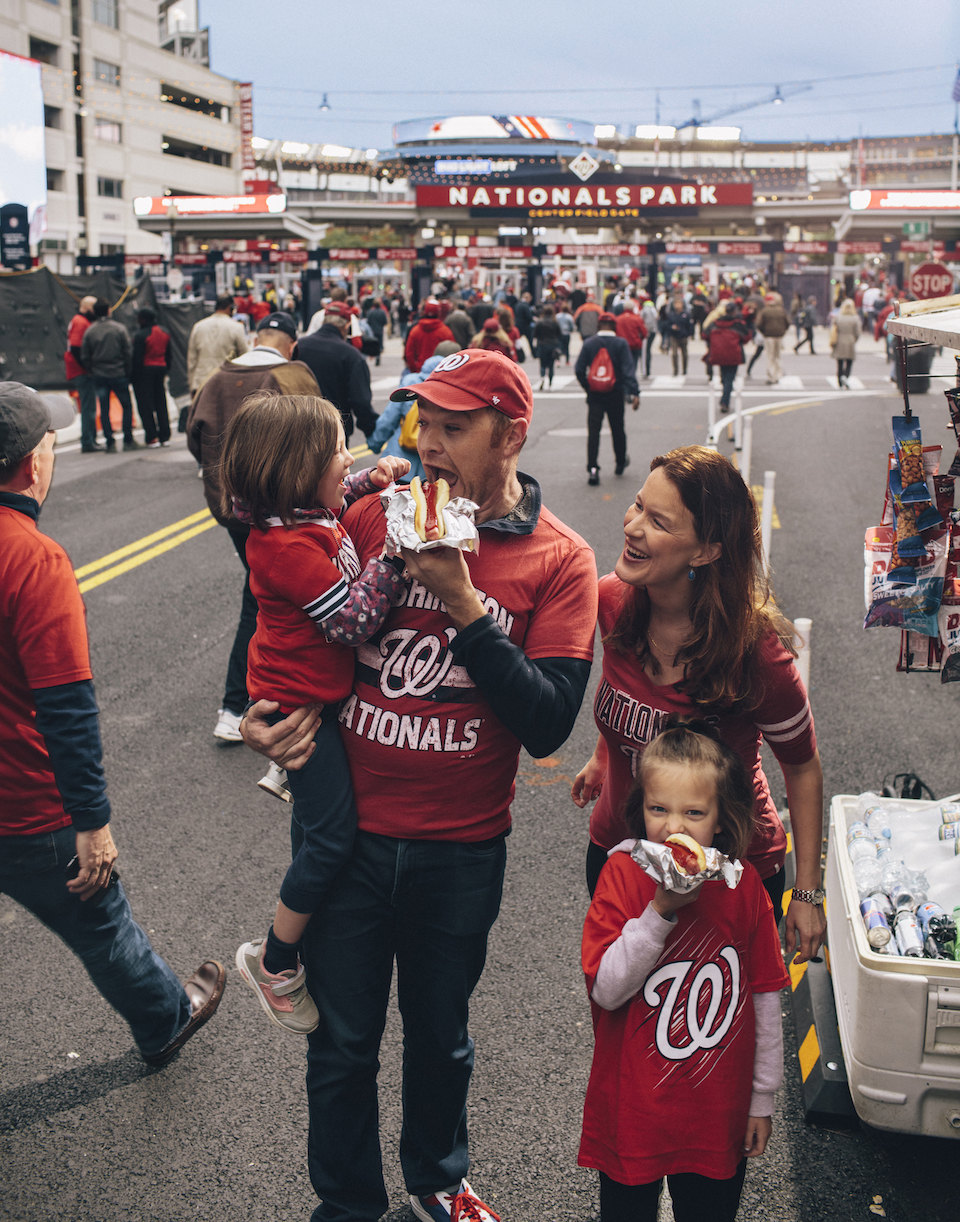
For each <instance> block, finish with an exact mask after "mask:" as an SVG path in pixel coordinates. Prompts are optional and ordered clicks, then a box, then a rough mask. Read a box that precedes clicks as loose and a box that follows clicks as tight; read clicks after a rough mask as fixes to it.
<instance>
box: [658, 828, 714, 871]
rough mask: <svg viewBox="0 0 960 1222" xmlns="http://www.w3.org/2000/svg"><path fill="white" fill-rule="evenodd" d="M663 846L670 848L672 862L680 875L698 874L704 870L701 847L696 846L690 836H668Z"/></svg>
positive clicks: (704, 864) (680, 834)
mask: <svg viewBox="0 0 960 1222" xmlns="http://www.w3.org/2000/svg"><path fill="white" fill-rule="evenodd" d="M664 844H667V845H669V846H670V852H671V853H672V854H673V860H674V861H675V862H676V863H677V869H678V870H679V871H680V873H681V874H699V873H700V872H701V870H705V869H706V866H707V858H706V856H705V854H704V852H703V847H702V846H701V845H699V844H697V842H696V840H694V838H693V837H692V836H687V835H685V834H684V833H683V832H676V833H675V834H674V835H672V836H668V837H667V838H666V840H665V841H664Z"/></svg>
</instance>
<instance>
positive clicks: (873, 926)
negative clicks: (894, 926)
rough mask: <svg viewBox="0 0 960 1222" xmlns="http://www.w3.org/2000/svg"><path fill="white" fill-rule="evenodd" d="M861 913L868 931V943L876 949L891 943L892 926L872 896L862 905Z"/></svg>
mask: <svg viewBox="0 0 960 1222" xmlns="http://www.w3.org/2000/svg"><path fill="white" fill-rule="evenodd" d="M860 911H861V913H862V914H863V923H864V925H865V926H866V930H867V941H868V942H869V943H870V945H871V946H873V947H874V948H876V947H880V946H886V944H887V943H888V942H889V941H890V926H889V925H888V924H887V918H886V917H885V916H884V914H883V912H882V911H881V910H880V905H879V904H878V903H877V901H876V900H875V899H874V898H873V897H872V896H870V897H869V898H867V899H865V900H863V902H862V903H861V904H860Z"/></svg>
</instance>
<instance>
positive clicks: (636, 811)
mask: <svg viewBox="0 0 960 1222" xmlns="http://www.w3.org/2000/svg"><path fill="white" fill-rule="evenodd" d="M658 764H686V765H688V766H690V767H692V768H712V769H713V772H714V775H715V777H716V782H717V805H718V807H719V812H720V828H719V830H718V832H717V835H716V837H715V839H714V847H715V848H718V849H719V850H720V852H721V853H724V854H726V856H727V857H742V856H743V854H744V853H746V851H747V846H748V845H749V843H750V841H751V839H752V838H753V832H754V826H755V822H756V803H757V799H756V794H755V793H754V790H753V784H752V782H751V780H750V776H749V774H748V772H747V769H746V766H745V765H744V762H743V760H742V759H741V758H740V756H739V755H737V753H736V752H735V751H732V750H731V749H730V748H729V747H728V746H727V744H726V743H725V742H722V741H721V739H720V736H719V734H718V733H717V731H716V729H715V728H714V727H713V726H712V725H711V724H710V723H709V722H707V721H703V720H702V719H699V718H692V717H671V718H669V720H668V721H667V723H666V726H665V728H664V730H663V733H661V734H659V735H658V736H657V737H656V738H655V739H654V740H653V742H652V743H650V745H649V746H648V747H647V748H646V749H645V750H644V752H643V754H642V755H641V756H640V760H639V762H638V764H637V778H636V780H635V781H634V785H633V789H632V790H631V791H630V794H629V796H628V798H627V804H626V807H625V809H624V817H625V819H626V822H627V827H628V828H629V829H630V832H631V834H632V835H634V836H639V837H641V838H643V837H644V836H645V835H646V827H645V824H644V821H643V798H644V778H645V776H646V774H647V773H648V772H649V771H650V770H651V769H652V768H655V767H656V766H657V765H658Z"/></svg>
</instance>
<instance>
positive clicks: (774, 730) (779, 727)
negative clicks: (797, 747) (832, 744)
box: [757, 700, 812, 743]
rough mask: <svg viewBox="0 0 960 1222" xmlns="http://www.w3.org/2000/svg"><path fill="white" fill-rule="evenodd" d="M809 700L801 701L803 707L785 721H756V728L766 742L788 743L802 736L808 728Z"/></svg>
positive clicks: (809, 718) (809, 717)
mask: <svg viewBox="0 0 960 1222" xmlns="http://www.w3.org/2000/svg"><path fill="white" fill-rule="evenodd" d="M811 716H812V715H811V712H810V701H809V700H805V701H804V702H803V708H802V709H801V710H800V712H799V713H796V714H794V716H793V717H788V718H787V720H786V721H777V722H774V723H772V724H771V725H766V726H765V725H761V724H760V723H759V722H758V723H757V728H758V729H759V731H760V733H761V734H762V735H763V737H764V738H765V739H766V740H767V742H768V743H789V742H793V741H794V739H797V738H802V737H803V736H804V735H805V734H806V733H807V732H808V730H809V728H810V720H811Z"/></svg>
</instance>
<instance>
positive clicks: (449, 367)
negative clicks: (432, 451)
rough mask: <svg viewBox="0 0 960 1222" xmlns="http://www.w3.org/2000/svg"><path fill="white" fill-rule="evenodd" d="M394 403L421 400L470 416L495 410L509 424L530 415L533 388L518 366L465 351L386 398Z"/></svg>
mask: <svg viewBox="0 0 960 1222" xmlns="http://www.w3.org/2000/svg"><path fill="white" fill-rule="evenodd" d="M390 398H391V399H393V400H394V401H397V402H399V401H402V400H405V399H424V400H426V402H427V403H432V404H433V405H434V406H435V407H442V408H444V409H445V410H446V411H448V412H472V411H475V410H476V409H477V408H478V407H495V408H496V409H497V411H498V412H503V414H504V415H505V416H509V418H510V419H511V420H526V421H527V423H528V424H529V423H530V418H531V416H532V415H533V388H532V387H531V385H530V380H529V378H528V377H527V375H526V374H525V373H524V372H523V370H522V369H521V368H520V366H519V365H518V364H517V363H516V362H515V361H511V360H510V358H509V357H507V356H504V354H503V353H502V352H493V351H491V350H488V349H484V348H468V349H466V350H465V351H463V352H454V353H452V354H451V355H450V356H446V357H444V358H443V360H442V361H441V362H440V364H439V365H438V366H437V367H436V369H434V371H433V373H431V374H430V375H429V376H428V377H427V378H426V380H425V381H423V382H419V383H416V384H414V385H413V386H401V387H400V389H399V390H395V391H394V392H393V394H392V395H391V396H390Z"/></svg>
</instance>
